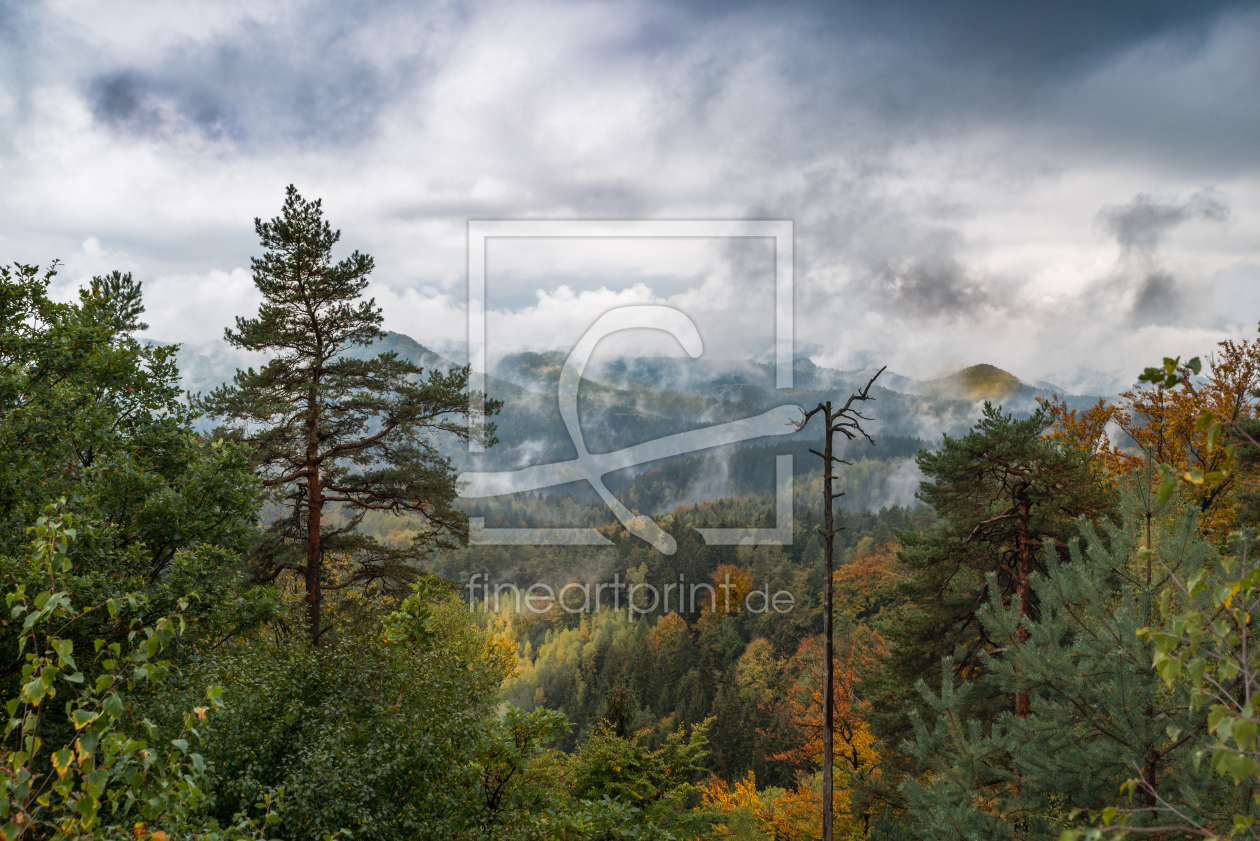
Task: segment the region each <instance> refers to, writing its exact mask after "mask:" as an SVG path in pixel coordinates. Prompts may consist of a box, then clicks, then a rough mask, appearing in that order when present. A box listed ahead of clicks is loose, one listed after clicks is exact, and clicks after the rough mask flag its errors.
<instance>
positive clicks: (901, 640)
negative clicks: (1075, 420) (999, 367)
mask: <svg viewBox="0 0 1260 841" xmlns="http://www.w3.org/2000/svg"><path fill="white" fill-rule="evenodd" d="M1050 424H1051V420H1050V418H1049V416H1048V415H1046V414H1045V413H1044V412H1043V411H1040V410H1039V411H1037V412H1036V413H1034V414H1033V415H1032V416H1031V417H1028V418H1026V419H1023V420H1018V419H1015V418H1014V417H1012V416H1011V415H1009V414H1003V413H1002V411H1001V407H996V406H993V405H992V404H990V403H985V406H984V415H983V417H982V418H981V419H980V421H979V422H978V423H977V424H976V425H975V426H974V427H973V428H972V430H971V431H970V432H969V433H968V434H967V435H965V436H963V437H961V438H950V437H948V436H946V437H945V439H944V441H943V443H942V446H941V448H940V449H939V450H936V451H934V452H929V451H927V450H921V451H920V452H919V455H918V458H917V461H918V464H919V468H920V470H922V471H923V473H924V475H925V476H926V477H927V480H928V481H925V482H923V483H922V484H921V486H920V487H921V490H920V492H919V494H918V496H919V498H920V499H922V500H923V501H925V502H927V503H928V504H930V505H931V506H932V507H933V508H934V509H935V511H936V515H937V522H936V525H935V527H934V528H932V529H930V530H915V531H907V532H902V533H900V534H899V538H900V539H901V541H902V544H903V546H904V547H905V549H904V550H903V551H902V552H901V554H900V559H901V561H902V562H903V563H904V564H905V565H906V566H907V567H908V568H909V570H910V575H909V576H908V577H907V579H906V580H904V581H902V582H901V584H900V585H899V589H900V590H901V593H902V596H903V597H904V599H905V602H904V606H903V607H901V608H900V609H898V610H894V611H892V612H891V613H890V615H889V616H888V617H887V618H885V619H884V620H883V621H881V623H880V633H881V635H883V637H884V638H885V639H886V640H887V641H888V642H889V643H890V645H889V649H890V651H889V656H888V658H887V659H886V660H885V662H884V666H883V668H882V669H881V670H880V671H879V673H877V674H874V675H871V676H869V677H868V681H867V689H866V691H867V692H868V693H869V694H870V696H871V697H872V701H873V709H872V714H871V725H872V728H873V729H874V731H875V732H876V734H877V735H878V736H879V737H880V739H881V740H882V741H883V743H884V745H885V750H886V751H887V752H888V753H889V756H887V757H886V759H887V765H888V769H889V773H888V774H887V775H886V776H885V777H884V778H883V779H882V780H881V783H880V785H881V786H885V787H886V788H883V789H881V790H880V791H878V792H872V793H870V794H869V795H868V796H872V797H874V798H875V799H877V800H879V799H884V798H889V799H891V800H893V801H894V802H895V801H897V800H898V799H899V798H898V796H897V793H896V791H895V790H894V789H893V788H891V787H892V786H895V785H896V783H897V781H898V780H899V779H900V777H901V776H903V775H904V774H906V773H911V772H912V770H913V769H912V766H913V764H914V762H913V761H912V760H911V759H910V758H909V757H906V756H904V755H898V752H897V747H898V745H899V744H900V743H901V741H902V739H903V738H904V737H905V734H906V732H907V731H908V730H909V721H908V719H907V717H906V712H907V709H908V705H909V704H910V703H912V702H913V701H914V700H915V698H916V697H917V696H916V693H915V691H914V686H915V684H916V683H917V682H918V681H919V680H926V681H927V682H928V683H929V684H930V685H937V684H938V682H939V680H940V668H941V662H942V658H944V657H952V658H953V659H952V661H951V662H952V668H953V669H954V670H955V676H956V677H957V676H966V677H970V678H972V679H974V678H976V677H978V676H979V675H980V674H981V673H982V671H983V662H982V659H981V654H982V653H983V652H985V651H993V650H996V649H999V648H1001V646H1000V645H999V644H998V643H996V642H995V641H994V640H993V639H991V638H990V636H989V634H988V632H987V630H986V628H985V626H984V624H983V623H981V622H980V621H979V620H978V618H977V611H979V610H980V609H981V608H982V607H984V606H985V605H986V604H988V603H990V601H991V600H992V599H994V598H997V599H998V601H999V602H1001V603H1002V604H1011V603H1012V600H1013V599H1014V600H1015V601H1016V602H1017V603H1018V604H1019V605H1020V611H1021V612H1022V615H1024V616H1027V617H1035V616H1036V615H1037V611H1038V604H1037V599H1036V595H1035V593H1034V592H1033V591H1032V588H1031V583H1032V575H1033V573H1034V572H1036V571H1038V570H1042V571H1044V568H1045V567H1044V563H1045V561H1044V558H1045V557H1046V556H1045V554H1044V553H1043V549H1048V550H1050V552H1051V554H1053V555H1058V556H1062V555H1064V553H1065V552H1066V550H1067V542H1066V541H1067V540H1068V538H1069V537H1071V536H1073V535H1075V534H1076V533H1077V525H1076V522H1075V520H1076V518H1077V517H1079V516H1085V517H1086V518H1088V519H1094V518H1096V517H1097V516H1098V515H1099V514H1100V513H1102V512H1104V511H1106V510H1107V509H1108V508H1109V506H1110V502H1111V494H1110V493H1109V492H1108V491H1107V490H1106V489H1105V488H1104V487H1103V486H1102V484H1101V483H1100V481H1099V479H1098V478H1097V476H1096V474H1095V473H1094V472H1093V471H1091V469H1090V465H1089V462H1088V455H1087V454H1086V453H1084V452H1082V451H1080V450H1077V449H1074V448H1071V447H1068V446H1066V445H1063V444H1060V443H1057V442H1055V441H1053V440H1051V439H1049V438H1047V437H1046V436H1045V433H1046V431H1047V429H1048V428H1049V426H1050ZM1020 633H1022V631H1021V632H1020ZM1028 705H1029V694H1028V690H1027V689H1023V688H1016V691H1014V692H1013V694H1012V695H1002V694H984V695H976V696H973V697H971V698H970V699H969V700H968V705H967V707H966V712H967V714H968V715H971V716H976V717H978V718H979V719H981V720H984V721H992V720H993V718H994V717H995V716H996V715H997V714H998V713H999V712H1000V711H1001V710H1002V709H1013V710H1014V712H1015V714H1016V715H1026V714H1027V711H1028Z"/></svg>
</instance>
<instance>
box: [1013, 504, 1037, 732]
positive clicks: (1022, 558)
mask: <svg viewBox="0 0 1260 841" xmlns="http://www.w3.org/2000/svg"><path fill="white" fill-rule="evenodd" d="M1017 499H1018V502H1017V504H1018V506H1019V563H1018V569H1019V577H1018V580H1017V581H1016V583H1015V592H1016V593H1018V594H1019V616H1020V619H1021V620H1022V619H1026V618H1028V617H1029V616H1031V615H1032V563H1033V540H1032V534H1031V532H1030V530H1029V521H1030V519H1031V517H1032V503H1031V502H1030V501H1029V500H1028V497H1027V496H1026V495H1022V494H1021V495H1020V496H1019V497H1017ZM1015 638H1016V639H1017V640H1019V644H1020V645H1023V644H1024V643H1026V642H1028V629H1027V628H1026V627H1025V626H1024V623H1023V622H1022V621H1021V622H1020V624H1019V629H1018V630H1016V632H1015ZM1030 701H1031V699H1030V698H1029V695H1028V689H1027V687H1025V686H1023V685H1020V686H1019V691H1018V692H1016V694H1015V715H1017V716H1019V717H1020V718H1027V717H1028V713H1029V712H1030V710H1031V709H1032V704H1031V702H1030Z"/></svg>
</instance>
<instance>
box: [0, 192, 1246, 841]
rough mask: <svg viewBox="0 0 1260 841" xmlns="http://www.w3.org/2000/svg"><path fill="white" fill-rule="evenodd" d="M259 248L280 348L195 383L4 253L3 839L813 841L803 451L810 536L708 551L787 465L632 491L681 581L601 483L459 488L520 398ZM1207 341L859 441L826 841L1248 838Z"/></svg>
mask: <svg viewBox="0 0 1260 841" xmlns="http://www.w3.org/2000/svg"><path fill="white" fill-rule="evenodd" d="M256 230H257V233H258V236H259V239H260V242H261V248H262V251H261V256H259V257H255V258H254V259H253V263H252V265H253V277H254V282H255V285H256V286H257V289H258V291H259V293H260V294H261V297H262V301H263V303H262V305H261V306H260V308H259V310H258V311H257V312H256V313H243V314H241V315H240V316H239V317H238V318H237V319H236V324H235V327H234V328H231V329H229V330H228V331H227V336H226V338H227V341H228V342H229V344H231V345H233V346H235V347H237V348H240V349H243V350H247V351H252V352H257V353H259V354H262V355H263V357H264V358H265V359H266V361H265V363H262V364H261V365H260V367H258V368H248V369H245V370H240V371H237V372H236V373H235V375H234V377H233V378H232V380H231V381H230V382H228V383H225V384H222V385H219V386H217V387H215V388H213V389H211V390H209V391H203V392H200V393H198V394H193V395H187V394H186V393H185V392H184V390H183V389H182V388H181V385H180V383H181V373H180V371H179V368H178V366H177V364H176V354H177V352H178V348H177V347H176V346H172V345H160V344H155V343H152V342H145V341H142V340H140V339H138V338H137V337H136V334H137V333H139V332H141V331H143V330H144V325H143V322H142V321H141V318H142V316H143V313H144V304H143V298H142V294H141V286H140V284H139V283H138V282H137V281H135V280H134V279H133V278H132V276H131V275H130V274H125V273H121V272H113V273H112V274H108V275H102V276H99V277H96V278H94V279H93V280H92V282H91V283H90V284H89V285H88V286H86V287H84V288H83V289H82V290H81V291H80V293H79V297H78V300H76V301H71V302H64V301H57V300H54V299H53V298H52V297H50V294H49V288H50V283H51V282H52V279H53V277H54V276H55V274H56V271H57V264H56V263H55V262H54V263H52V264H50V265H48V266H45V267H43V268H40V267H36V266H32V265H22V264H13V265H11V266H8V267H5V268H0V566H2V568H3V582H4V584H3V586H4V590H5V600H6V605H5V608H4V614H3V618H2V619H0V689H2V691H3V696H4V699H5V703H6V713H7V717H6V723H5V733H4V740H3V745H2V746H0V780H2V781H3V794H2V796H0V835H3V837H4V839H5V841H17V839H43V838H75V839H78V838H85V839H86V838H92V839H97V838H99V839H122V838H129V839H141V840H142V841H143V840H144V839H154V841H171V839H185V838H187V839H206V841H210V839H255V838H257V839H263V838H268V839H270V838H275V839H293V841H297V839H335V838H343V837H344V838H355V839H360V838H361V839H402V838H408V839H410V838H435V839H436V838H442V839H468V841H471V839H505V840H506V839H522V841H525V839H565V840H566V841H570V840H572V841H576V840H577V839H680V840H681V839H696V841H699V840H700V839H705V840H706V841H717V840H718V839H728V838H739V839H756V841H805V839H813V838H819V837H822V835H823V826H822V813H823V808H822V807H823V798H824V788H823V782H822V778H823V774H822V764H823V763H824V761H825V754H824V751H823V743H824V741H823V737H824V733H823V731H824V724H825V722H824V716H823V707H822V696H823V691H822V682H823V674H824V669H823V665H824V646H823V633H824V625H823V607H824V605H823V601H824V579H825V575H826V573H825V570H826V569H827V566H826V564H825V559H824V540H823V538H822V536H821V535H822V530H823V524H824V522H825V521H826V513H827V512H826V511H825V510H824V506H825V504H826V503H824V497H823V482H824V476H823V467H822V464H823V462H822V461H821V460H819V459H817V457H816V456H813V455H811V454H810V447H811V446H817V444H813V445H810V444H808V442H805V443H801V442H793V443H792V444H791V445H790V447H789V449H786V450H782V452H791V453H792V454H793V455H794V458H795V460H796V462H795V463H796V471H795V477H794V480H793V485H792V489H791V490H792V499H793V505H792V523H791V529H792V540H791V543H790V544H788V545H780V544H771V543H762V544H761V545H756V544H754V542H753V541H752V540H751V539H749V540H745V541H744V542H743V544H741V545H731V546H725V545H711V544H709V543H707V542H706V541H705V540H704V539H703V537H702V534H701V531H700V530H701V529H710V528H763V529H771V528H774V527H775V523H776V499H775V496H774V494H773V493H771V492H769V491H765V490H763V491H758V490H756V489H757V488H767V487H769V486H770V485H771V481H770V478H769V477H770V476H772V475H773V465H774V457H775V455H776V450H775V449H774V448H772V447H752V448H748V449H747V450H743V451H740V452H738V453H736V454H734V455H733V456H731V457H730V458H729V459H728V462H727V464H728V467H727V469H728V475H729V477H730V481H731V482H732V483H733V486H736V487H738V488H739V489H740V494H739V495H731V496H725V497H723V498H719V499H714V500H684V501H683V502H681V503H679V504H677V505H676V506H675V507H673V508H669V505H671V504H673V503H672V501H675V500H676V496H675V494H674V491H676V490H677V489H678V488H680V487H683V486H685V485H686V484H687V482H688V481H690V479H689V477H690V476H692V475H694V474H696V473H698V472H700V471H702V470H705V469H707V467H706V465H707V464H708V462H705V461H704V459H705V458H707V457H705V456H694V457H687V458H680V459H678V460H675V461H672V462H669V463H663V464H660V465H657V466H654V467H653V468H652V469H650V470H647V471H645V472H643V473H641V474H638V475H635V476H628V477H623V478H622V479H621V480H618V482H614V483H611V487H613V488H614V490H615V491H616V492H617V494H618V497H619V499H620V500H621V501H622V502H623V503H624V504H625V505H626V506H627V507H629V508H630V509H631V510H632V511H633V512H634V513H635V514H636V515H641V516H651V517H652V518H653V520H654V522H656V524H657V525H658V526H659V527H660V528H661V529H663V530H664V531H665V532H667V533H668V534H669V535H671V536H672V537H673V538H674V539H675V540H676V542H677V549H676V551H675V552H674V553H672V554H662V553H661V552H659V551H657V549H656V548H654V547H653V546H652V545H651V544H649V543H647V542H645V541H644V540H642V539H640V538H639V537H637V536H635V535H634V534H631V533H630V532H628V531H627V530H626V528H625V527H624V526H622V525H621V524H620V523H619V522H618V521H617V520H616V519H615V518H614V517H613V516H612V515H611V513H610V512H609V510H608V509H607V508H606V507H605V506H604V505H602V504H601V503H598V502H593V501H592V500H591V499H590V498H588V497H585V496H581V495H572V494H563V493H561V494H552V495H545V494H541V493H532V494H519V495H516V496H514V497H510V498H503V499H499V500H485V501H475V502H474V501H469V500H462V499H460V498H459V497H458V494H457V487H456V475H457V470H456V466H455V465H454V464H453V462H452V455H451V452H452V450H451V448H452V447H455V446H460V445H466V444H467V443H468V442H469V441H470V440H474V439H476V440H479V443H482V444H485V445H488V446H489V447H490V449H491V451H493V447H494V445H495V443H496V426H495V423H496V418H506V417H507V416H509V415H510V414H511V412H512V411H513V407H512V402H511V401H512V394H513V392H511V391H510V390H501V391H499V392H494V393H491V394H489V395H483V397H484V400H482V401H481V405H483V406H484V415H485V418H484V420H485V421H486V423H485V425H484V426H483V427H482V431H481V432H477V431H475V429H474V428H472V427H470V425H469V424H468V423H467V414H468V412H469V406H470V402H469V372H468V369H467V368H463V367H451V368H439V369H432V370H424V369H422V368H421V366H419V365H417V364H416V363H415V362H413V361H410V360H409V359H408V358H406V357H404V356H403V355H401V354H399V353H397V352H395V351H392V350H388V349H385V350H380V352H368V350H370V349H373V348H376V347H377V345H378V343H381V342H383V341H385V339H386V334H385V333H384V331H383V330H382V329H381V326H380V325H381V322H382V316H381V313H380V309H379V307H377V306H376V305H375V302H374V301H372V300H371V299H369V298H367V297H365V293H366V291H367V289H368V276H369V275H370V273H371V271H372V268H373V262H372V258H371V257H369V256H367V255H365V254H361V253H359V252H357V251H355V252H353V253H352V254H351V255H350V256H348V257H345V258H344V259H341V260H340V261H334V259H333V257H332V252H333V249H334V246H335V245H336V244H337V242H338V239H339V234H338V232H336V231H334V230H333V229H332V227H331V226H330V224H329V223H328V222H327V221H326V220H324V218H323V212H322V208H321V205H320V202H319V201H318V200H311V201H308V200H306V199H303V198H302V197H301V196H300V195H299V194H298V193H297V191H296V190H295V189H293V188H290V189H289V193H288V195H287V198H286V201H285V204H284V206H283V209H282V211H281V215H280V216H278V217H276V218H274V219H272V220H270V221H262V220H257V221H256ZM1203 352H1204V360H1203V361H1201V360H1200V359H1199V358H1194V359H1190V360H1188V361H1182V360H1180V359H1166V360H1164V361H1163V362H1162V363H1161V364H1156V365H1154V366H1153V367H1151V368H1148V369H1147V370H1146V371H1145V372H1142V373H1141V376H1140V379H1137V382H1136V384H1135V385H1134V386H1133V387H1132V389H1130V390H1129V391H1126V392H1124V393H1122V394H1120V395H1118V396H1117V397H1115V398H1114V399H1112V400H1098V401H1097V403H1096V404H1091V405H1083V404H1081V403H1079V401H1077V402H1071V401H1069V400H1067V399H1066V398H1061V397H1059V396H1057V395H1051V396H1036V401H1037V402H1036V404H1034V405H1035V408H1034V409H1031V410H1029V411H1021V412H1014V411H1010V410H1009V409H1008V408H1004V407H1003V406H1002V405H997V404H994V403H992V402H985V403H984V404H983V409H982V410H981V411H980V412H979V414H978V415H977V416H976V417H974V418H972V419H971V421H970V423H969V425H968V426H967V428H966V429H965V430H963V431H960V432H958V433H957V434H949V435H946V436H944V437H943V438H941V439H940V440H938V441H932V442H927V441H921V440H918V439H916V438H914V437H911V436H907V435H903V434H889V435H884V436H880V435H876V436H873V439H872V441H871V442H870V443H872V444H873V445H874V446H869V447H867V445H866V444H864V443H863V442H862V441H858V442H857V444H860V445H862V446H856V445H855V446H849V447H846V448H845V450H844V456H845V458H846V459H847V463H844V464H839V465H837V466H836V467H835V468H834V471H835V473H834V475H835V477H836V483H837V485H838V489H839V490H841V491H844V492H846V493H848V494H849V497H848V501H847V502H845V503H844V504H842V505H841V506H839V507H838V508H837V509H836V511H835V512H834V517H835V527H836V528H837V529H839V531H838V532H837V536H836V538H835V541H834V549H835V558H834V562H835V571H834V575H833V577H832V590H833V598H832V603H831V608H832V611H833V612H834V616H835V621H834V623H833V626H832V629H831V630H832V633H833V635H834V646H835V647H834V668H833V672H834V677H833V682H832V691H833V696H834V698H835V707H834V720H833V727H832V732H833V738H834V745H835V751H834V757H833V758H832V764H831V777H832V779H834V781H835V782H834V793H833V799H832V802H831V803H832V810H833V813H834V815H835V823H834V834H835V835H836V836H839V837H844V838H846V839H852V841H859V840H860V839H868V838H869V839H876V840H877V841H881V840H882V839H907V838H916V839H920V838H921V839H946V838H956V839H989V838H993V839H997V838H1003V839H1010V838H1015V839H1043V838H1063V839H1067V841H1072V839H1076V838H1080V837H1090V838H1100V837H1104V836H1106V837H1110V838H1119V837H1122V836H1124V835H1126V834H1140V835H1146V836H1152V837H1157V838H1167V839H1172V838H1182V837H1187V836H1191V837H1207V838H1228V837H1234V836H1241V837H1248V836H1254V835H1256V834H1257V830H1256V829H1254V828H1253V827H1254V822H1255V820H1256V818H1257V816H1260V764H1258V763H1260V712H1257V708H1256V702H1255V701H1254V700H1253V699H1254V698H1255V697H1256V696H1255V691H1256V690H1257V689H1260V683H1258V680H1260V663H1258V664H1252V663H1251V660H1250V657H1251V654H1250V650H1251V648H1252V647H1253V646H1254V643H1255V642H1256V641H1255V640H1253V639H1252V638H1251V625H1250V617H1251V616H1252V615H1254V614H1256V613H1257V612H1258V611H1260V568H1258V567H1257V565H1256V563H1255V561H1254V559H1253V555H1254V550H1253V549H1251V548H1250V547H1251V545H1252V543H1253V542H1254V539H1255V534H1254V528H1255V527H1256V525H1257V523H1258V522H1260V446H1257V443H1256V440H1255V439H1256V436H1260V418H1258V417H1257V406H1258V405H1260V341H1256V340H1242V341H1237V342H1235V341H1225V342H1222V343H1221V344H1220V345H1219V346H1217V347H1215V348H1204V351H1203ZM1157 353H1158V349H1157V350H1156V355H1157ZM1152 361H1155V360H1154V359H1153V360H1152ZM1134 374H1135V378H1136V375H1137V374H1138V372H1134ZM832 387H834V388H835V389H836V391H835V392H834V393H833V394H832V396H833V397H834V398H835V399H837V400H843V399H844V398H845V397H846V396H847V395H848V390H847V389H848V387H847V386H846V385H843V384H840V383H827V382H820V383H813V384H811V385H810V387H809V388H810V391H809V394H810V395H818V394H825V393H827V392H825V391H824V389H826V388H832ZM823 399H831V397H826V398H823ZM879 406H880V404H879V402H878V400H876V401H875V403H874V404H873V408H871V407H867V408H868V409H869V411H870V412H871V413H874V414H878V412H879ZM894 431H895V430H894ZM478 436H480V438H479V439H478ZM863 447H866V449H863ZM910 463H913V464H914V465H915V466H916V467H917V469H918V471H919V472H920V473H921V475H922V479H923V481H922V484H921V486H920V488H919V491H918V493H917V499H916V500H915V502H914V503H913V504H911V505H882V504H881V505H880V506H879V507H878V509H877V510H871V507H870V506H871V505H872V501H876V500H878V499H880V496H879V494H876V493H874V492H873V491H871V488H878V487H882V485H881V484H880V483H881V482H882V481H884V478H882V477H886V476H887V475H888V474H889V473H890V472H892V471H895V470H898V469H900V468H901V467H903V466H904V465H908V464H910ZM667 508H669V510H665V509H667ZM470 519H477V520H479V521H482V522H484V523H485V524H486V525H487V526H493V527H498V528H524V527H531V526H535V525H537V524H539V523H562V524H564V525H584V526H588V527H590V528H594V529H598V530H599V532H600V534H601V535H602V536H603V538H604V539H605V541H606V545H603V546H489V545H479V544H478V543H477V542H476V541H475V540H470ZM684 589H685V592H686V593H687V594H688V596H689V597H688V598H687V599H684V598H683V594H684ZM671 592H672V594H673V595H672V598H673V601H672V602H668V601H664V600H668V599H670V598H671ZM522 593H523V594H524V595H523V596H522V595H521V594H522ZM658 596H663V597H664V600H661V599H658Z"/></svg>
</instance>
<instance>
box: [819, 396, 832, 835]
mask: <svg viewBox="0 0 1260 841" xmlns="http://www.w3.org/2000/svg"><path fill="white" fill-rule="evenodd" d="M823 417H824V419H825V420H826V421H827V426H826V430H825V432H824V435H825V436H826V438H825V440H824V442H823V453H824V455H823V567H824V570H823V767H822V772H823V783H822V789H823V790H822V797H823V802H822V808H823V814H822V841H831V838H832V835H831V830H832V799H833V798H832V791H833V787H834V781H833V780H832V776H831V765H832V758H833V755H834V751H835V744H834V740H833V738H832V732H831V731H832V728H833V726H834V719H835V698H834V697H833V696H834V692H833V686H834V682H835V681H834V678H833V672H834V670H835V666H834V662H833V660H832V646H833V644H834V643H833V640H832V627H831V601H832V595H831V586H832V582H831V577H832V574H833V571H834V568H835V561H834V558H833V555H832V552H833V551H834V547H835V529H834V527H833V521H834V518H833V514H832V510H831V507H832V506H831V503H832V497H831V474H832V461H831V459H832V452H831V438H832V435H831V424H832V417H831V403H830V402H828V403H827V408H826V411H825V412H824V414H823Z"/></svg>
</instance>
